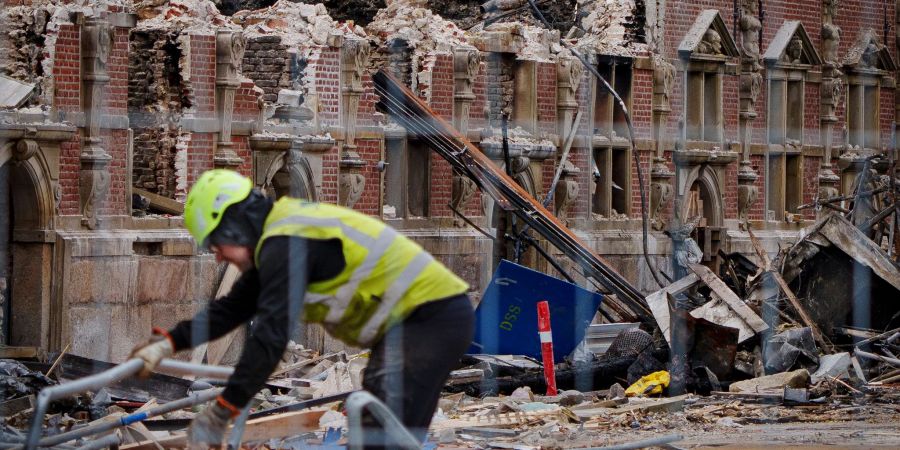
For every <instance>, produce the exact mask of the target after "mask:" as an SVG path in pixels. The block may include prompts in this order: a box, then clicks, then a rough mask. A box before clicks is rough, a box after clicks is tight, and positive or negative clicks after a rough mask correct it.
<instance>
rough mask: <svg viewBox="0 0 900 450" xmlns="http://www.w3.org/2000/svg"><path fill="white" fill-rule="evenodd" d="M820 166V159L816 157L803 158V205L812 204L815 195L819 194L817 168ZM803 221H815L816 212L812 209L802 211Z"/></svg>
mask: <svg viewBox="0 0 900 450" xmlns="http://www.w3.org/2000/svg"><path fill="white" fill-rule="evenodd" d="M821 165H822V158H819V157H818V156H805V157H804V158H803V203H804V204H808V203H812V202H813V201H814V200H815V198H816V195H818V193H819V166H821ZM802 214H803V218H804V219H810V220H815V218H816V210H815V209H814V208H809V209H804V210H803V212H802Z"/></svg>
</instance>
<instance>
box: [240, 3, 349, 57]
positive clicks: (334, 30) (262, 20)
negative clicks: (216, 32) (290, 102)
mask: <svg viewBox="0 0 900 450" xmlns="http://www.w3.org/2000/svg"><path fill="white" fill-rule="evenodd" d="M231 20H232V21H233V22H234V23H237V24H239V25H241V26H242V27H244V32H245V33H246V35H247V37H248V38H253V37H258V36H266V35H273V34H274V35H278V36H280V37H281V43H282V44H283V45H286V46H288V47H301V48H303V47H310V46H312V45H326V43H327V42H328V37H329V36H331V35H334V34H337V35H355V36H359V37H365V36H366V32H365V31H364V30H363V29H362V27H360V26H359V25H354V24H353V23H352V22H343V23H339V22H337V21H335V20H334V19H332V18H331V16H330V15H329V14H328V10H327V9H326V8H325V5H324V4H322V3H316V4H307V3H295V2H292V1H288V0H278V1H277V2H275V4H274V5H272V6H270V7H268V8H263V9H257V10H243V11H239V12H237V13H235V14H234V15H233V16H232V17H231Z"/></svg>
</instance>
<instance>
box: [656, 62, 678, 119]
mask: <svg viewBox="0 0 900 450" xmlns="http://www.w3.org/2000/svg"><path fill="white" fill-rule="evenodd" d="M674 86H675V66H674V65H672V64H671V63H670V62H668V61H666V60H665V59H664V58H657V59H656V61H655V62H654V68H653V93H654V94H656V95H654V97H655V99H656V105H654V107H655V109H657V110H666V111H668V110H669V109H670V103H669V99H670V98H671V97H672V88H673V87H674Z"/></svg>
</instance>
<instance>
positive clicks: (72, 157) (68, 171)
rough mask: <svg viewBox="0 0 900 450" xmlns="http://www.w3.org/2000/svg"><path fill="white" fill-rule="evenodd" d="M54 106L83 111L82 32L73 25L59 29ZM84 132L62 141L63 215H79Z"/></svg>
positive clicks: (54, 67)
mask: <svg viewBox="0 0 900 450" xmlns="http://www.w3.org/2000/svg"><path fill="white" fill-rule="evenodd" d="M48 57H51V58H53V78H54V86H53V87H54V91H53V106H54V108H56V110H58V111H59V112H60V115H61V116H64V115H65V113H67V112H78V111H81V31H80V29H79V28H78V27H76V26H75V25H71V24H63V25H60V27H59V35H58V37H57V39H56V48H55V52H54V54H53V55H48ZM81 140H82V135H81V133H80V132H79V133H76V135H75V136H74V137H73V138H72V140H70V141H67V142H63V143H62V144H61V146H60V155H59V187H60V191H61V194H62V198H61V199H60V207H59V210H60V214H62V215H77V214H79V209H80V208H79V198H80V197H79V194H78V173H79V170H80V168H81V162H80V158H79V155H80V154H81Z"/></svg>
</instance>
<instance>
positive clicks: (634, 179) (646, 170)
mask: <svg viewBox="0 0 900 450" xmlns="http://www.w3.org/2000/svg"><path fill="white" fill-rule="evenodd" d="M632 155H633V158H637V159H638V160H640V163H641V171H642V172H643V173H642V175H643V177H644V192H645V194H646V199H647V203H646V207H647V208H648V210H647V214H649V213H650V211H649V208H650V163H651V161H652V160H653V156H654V152H653V151H651V150H646V151H639V150H636V151H634V152H632ZM640 189H641V184H640V183H639V182H638V174H637V166H636V165H635V164H634V161H632V163H631V217H637V218H640V217H641V191H640ZM588 192H590V190H588ZM619 212H620V213H621V212H622V211H619Z"/></svg>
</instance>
